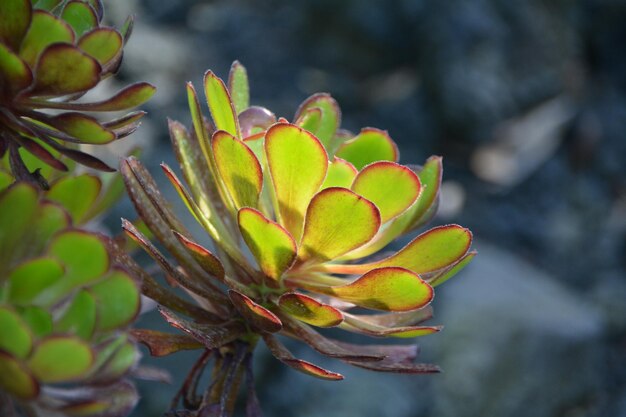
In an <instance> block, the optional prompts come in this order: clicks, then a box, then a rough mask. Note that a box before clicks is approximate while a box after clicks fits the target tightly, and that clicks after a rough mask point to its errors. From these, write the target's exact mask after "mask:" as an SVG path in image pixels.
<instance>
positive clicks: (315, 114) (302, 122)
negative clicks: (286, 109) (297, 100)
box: [294, 107, 322, 134]
mask: <svg viewBox="0 0 626 417" xmlns="http://www.w3.org/2000/svg"><path fill="white" fill-rule="evenodd" d="M321 123H322V110H321V109H320V108H318V107H312V108H310V109H308V110H307V111H305V112H304V113H302V114H301V115H300V116H298V119H297V120H296V121H295V122H294V124H296V125H298V126H300V127H301V128H302V129H304V130H308V131H309V132H311V133H313V134H315V132H317V130H318V129H319V127H320V124H321Z"/></svg>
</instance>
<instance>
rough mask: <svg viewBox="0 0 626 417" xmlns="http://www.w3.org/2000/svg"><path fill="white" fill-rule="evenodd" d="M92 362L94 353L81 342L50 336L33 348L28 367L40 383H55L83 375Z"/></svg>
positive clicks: (70, 337)
mask: <svg viewBox="0 0 626 417" xmlns="http://www.w3.org/2000/svg"><path fill="white" fill-rule="evenodd" d="M93 361H94V353H93V352H92V350H91V348H90V347H89V345H87V343H85V342H83V341H82V340H80V339H78V338H76V337H72V336H67V337H65V336H51V337H48V338H46V339H44V340H42V341H41V342H40V343H39V344H38V345H37V346H36V347H35V351H34V352H33V354H32V356H31V358H30V360H29V361H28V365H29V367H30V369H31V370H32V372H33V374H34V375H35V377H37V379H39V380H40V381H42V382H44V383H57V382H68V381H72V380H74V379H76V378H78V377H80V376H82V375H84V374H85V373H86V372H87V371H88V370H89V368H90V367H91V365H92V364H93Z"/></svg>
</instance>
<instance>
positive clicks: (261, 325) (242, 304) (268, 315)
mask: <svg viewBox="0 0 626 417" xmlns="http://www.w3.org/2000/svg"><path fill="white" fill-rule="evenodd" d="M228 296H229V297H230V300H231V301H232V303H233V305H234V306H235V308H236V309H237V311H239V313H241V315H242V316H243V317H244V318H245V319H246V321H247V322H248V323H250V325H251V326H252V327H254V328H256V329H258V330H260V331H263V332H268V333H275V332H278V331H280V330H281V329H282V328H283V324H282V323H281V321H280V319H279V318H278V317H277V316H276V314H274V313H272V312H271V311H269V310H268V309H267V308H265V307H263V306H262V305H260V304H257V303H255V302H254V301H252V299H251V298H250V297H248V296H246V295H244V294H241V293H240V292H237V291H234V290H228Z"/></svg>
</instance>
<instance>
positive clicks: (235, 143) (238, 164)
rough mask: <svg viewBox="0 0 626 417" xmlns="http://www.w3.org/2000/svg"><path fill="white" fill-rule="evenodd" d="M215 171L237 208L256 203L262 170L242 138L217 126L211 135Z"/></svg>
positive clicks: (255, 204) (261, 181)
mask: <svg viewBox="0 0 626 417" xmlns="http://www.w3.org/2000/svg"><path fill="white" fill-rule="evenodd" d="M211 145H212V147H213V155H214V157H215V164H216V166H217V171H218V173H219V175H220V177H221V179H222V181H224V184H225V185H226V189H227V190H228V193H229V194H230V196H231V197H232V199H233V202H234V204H235V208H236V209H240V208H241V207H256V206H257V204H258V201H259V195H260V194H261V188H262V187H263V170H262V168H261V164H260V163H259V161H258V160H257V158H256V156H254V152H252V150H250V148H248V146H247V145H246V144H245V143H243V141H241V140H239V139H237V138H236V137H234V136H232V135H230V134H229V133H227V132H224V131H222V130H218V131H217V132H215V134H214V135H213V138H212V139H211Z"/></svg>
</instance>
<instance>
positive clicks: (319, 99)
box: [294, 93, 341, 154]
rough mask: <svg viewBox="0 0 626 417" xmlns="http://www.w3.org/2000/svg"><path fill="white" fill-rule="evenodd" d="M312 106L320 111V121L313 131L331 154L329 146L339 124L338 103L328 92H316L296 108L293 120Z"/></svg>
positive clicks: (339, 111) (339, 112)
mask: <svg viewBox="0 0 626 417" xmlns="http://www.w3.org/2000/svg"><path fill="white" fill-rule="evenodd" d="M312 108H318V109H320V111H321V112H322V114H321V117H320V122H319V124H318V127H317V129H316V130H315V131H314V132H311V133H313V134H314V135H315V136H316V137H317V138H318V139H319V140H320V142H321V143H322V144H323V145H324V147H325V148H326V149H328V150H329V152H328V153H330V154H332V153H333V152H332V149H330V148H329V145H330V143H331V140H332V139H333V138H334V137H335V133H336V132H337V129H339V125H340V124H341V110H339V105H338V104H337V102H336V101H335V99H334V98H332V97H331V96H330V95H329V94H326V93H318V94H314V95H312V96H311V97H309V98H307V99H306V100H304V102H303V103H302V104H301V105H300V107H299V108H298V111H297V112H296V116H295V117H294V120H298V119H299V118H301V116H303V114H304V113H305V112H306V111H307V110H309V109H312Z"/></svg>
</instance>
